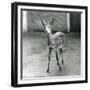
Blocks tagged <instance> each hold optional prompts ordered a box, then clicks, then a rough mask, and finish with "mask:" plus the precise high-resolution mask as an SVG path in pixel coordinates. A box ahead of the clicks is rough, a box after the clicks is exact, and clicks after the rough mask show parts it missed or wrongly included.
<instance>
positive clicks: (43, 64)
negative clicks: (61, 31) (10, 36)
mask: <svg viewBox="0 0 90 90" xmlns="http://www.w3.org/2000/svg"><path fill="white" fill-rule="evenodd" d="M22 37H23V42H22V43H23V50H22V51H23V55H22V56H23V57H22V58H23V78H31V77H44V76H45V77H49V76H71V75H79V74H80V72H81V68H80V67H81V62H80V36H79V34H78V33H66V34H65V43H64V64H63V65H61V67H62V71H60V70H59V68H58V66H57V62H56V59H55V54H54V52H53V54H52V58H51V63H50V73H47V72H46V70H47V65H48V64H47V63H48V51H47V37H46V34H45V33H42V32H28V33H23V35H22Z"/></svg>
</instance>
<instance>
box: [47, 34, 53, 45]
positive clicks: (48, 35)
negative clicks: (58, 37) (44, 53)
mask: <svg viewBox="0 0 90 90" xmlns="http://www.w3.org/2000/svg"><path fill="white" fill-rule="evenodd" d="M51 35H52V33H48V34H47V40H48V45H50V43H51V40H50V38H51Z"/></svg>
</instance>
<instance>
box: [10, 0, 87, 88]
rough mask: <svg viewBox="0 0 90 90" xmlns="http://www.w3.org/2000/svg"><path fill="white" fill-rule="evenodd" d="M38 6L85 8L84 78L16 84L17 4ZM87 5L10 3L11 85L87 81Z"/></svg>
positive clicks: (40, 84) (23, 85)
mask: <svg viewBox="0 0 90 90" xmlns="http://www.w3.org/2000/svg"><path fill="white" fill-rule="evenodd" d="M20 5H24V6H39V7H42V6H44V7H55V8H74V9H84V10H85V80H78V81H63V82H47V83H34V84H18V16H17V14H18V6H20ZM87 20H88V7H87V6H73V5H58V4H44V3H28V2H14V3H12V4H11V86H13V87H25V86H42V85H58V84H75V83H87V82H88V51H87V50H88V21H87Z"/></svg>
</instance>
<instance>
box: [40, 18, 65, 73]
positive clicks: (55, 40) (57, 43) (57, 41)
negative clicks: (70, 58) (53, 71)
mask: <svg viewBox="0 0 90 90" xmlns="http://www.w3.org/2000/svg"><path fill="white" fill-rule="evenodd" d="M41 22H42V25H43V27H44V30H45V32H46V33H47V38H48V68H47V73H49V68H50V60H51V53H52V50H53V51H54V52H55V54H56V55H55V56H56V60H57V65H58V66H59V69H60V71H61V66H60V63H59V59H60V56H61V58H62V64H63V63H64V61H63V37H64V33H62V32H56V33H55V34H52V31H51V29H52V27H53V22H54V19H51V20H49V21H46V20H44V19H43V20H41Z"/></svg>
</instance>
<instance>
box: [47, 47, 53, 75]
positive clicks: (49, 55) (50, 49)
mask: <svg viewBox="0 0 90 90" xmlns="http://www.w3.org/2000/svg"><path fill="white" fill-rule="evenodd" d="M51 52H52V48H49V51H48V68H47V73H49V68H50V60H51Z"/></svg>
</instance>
